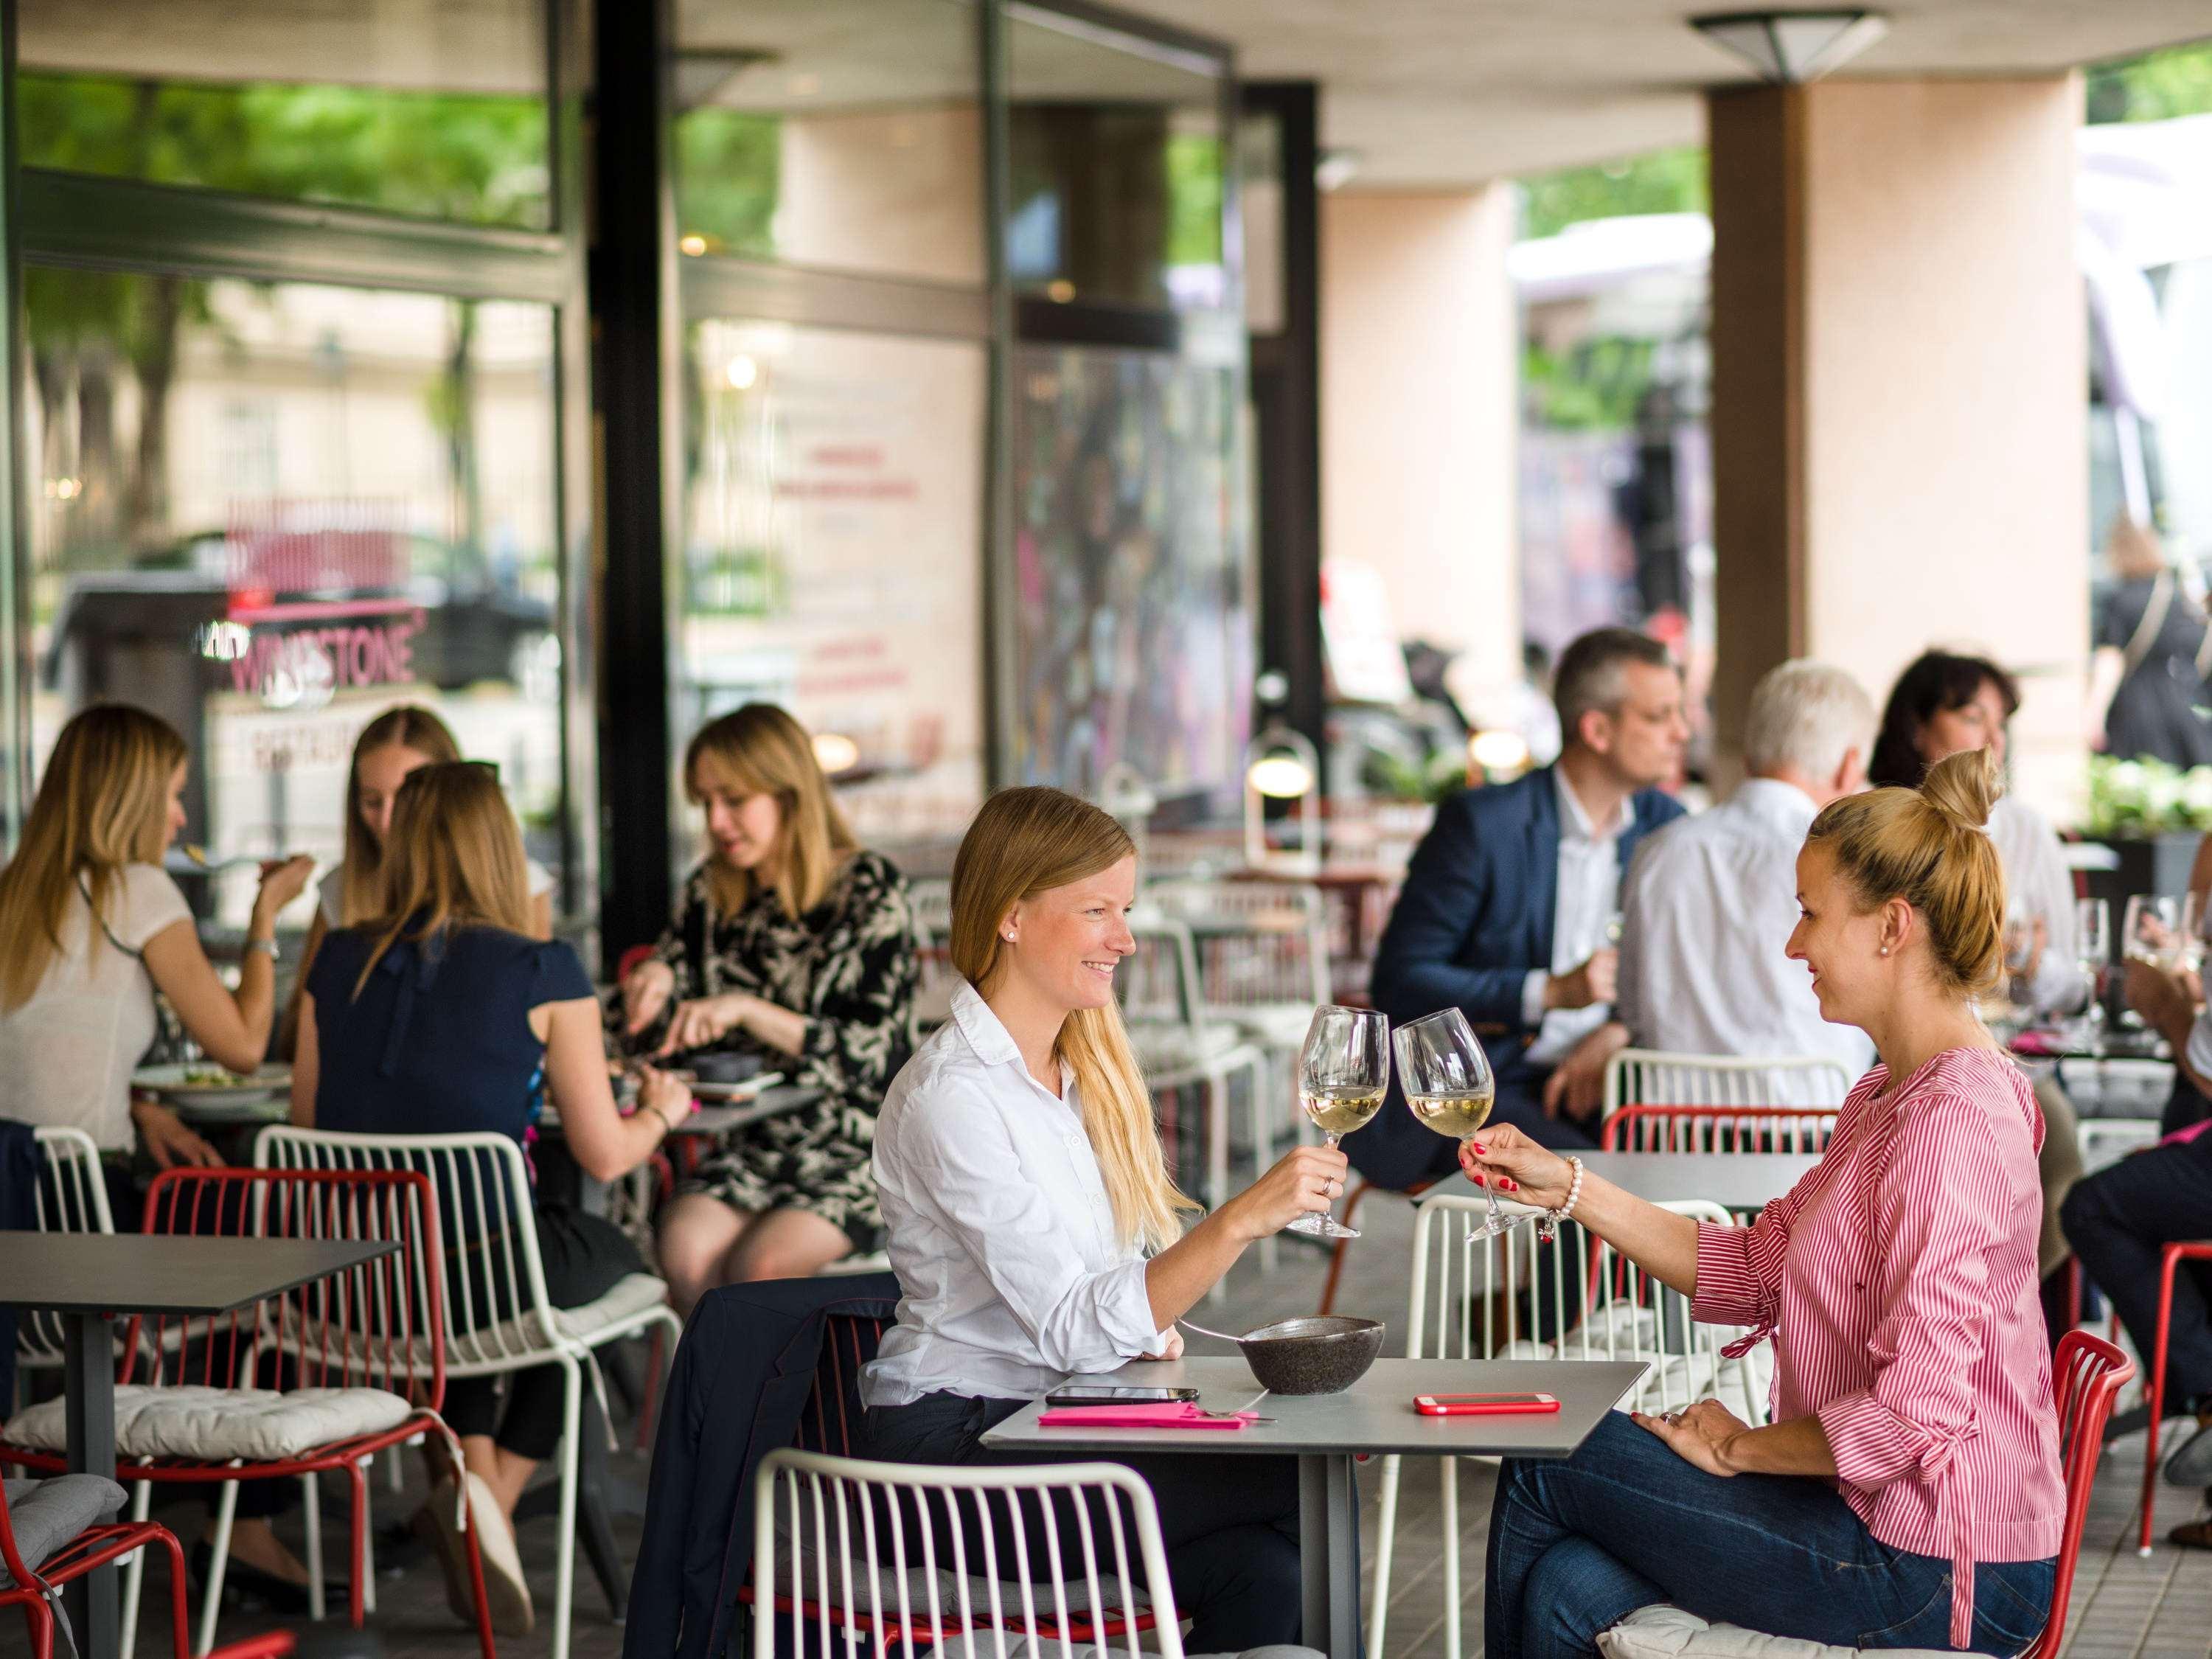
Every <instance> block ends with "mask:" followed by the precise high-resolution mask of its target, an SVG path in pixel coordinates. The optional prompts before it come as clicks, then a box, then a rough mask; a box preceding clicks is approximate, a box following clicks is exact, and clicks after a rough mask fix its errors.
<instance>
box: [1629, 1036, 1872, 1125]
mask: <svg viewBox="0 0 2212 1659" xmlns="http://www.w3.org/2000/svg"><path fill="white" fill-rule="evenodd" d="M1855 1082H1857V1079H1856V1078H1854V1077H1853V1076H1852V1075H1851V1073H1850V1067H1849V1066H1845V1065H1844V1063H1843V1062H1842V1061H1841V1060H1832V1059H1830V1058H1828V1057H1827V1056H1826V1055H1822V1054H1665V1053H1662V1052H1661V1051H1660V1050H1658V1049H1656V1048H1623V1049H1622V1050H1621V1051H1620V1053H1619V1054H1615V1055H1614V1056H1613V1059H1612V1060H1611V1061H1610V1062H1609V1063H1608V1064H1607V1066H1606V1068H1605V1111H1606V1115H1607V1116H1608V1117H1610V1116H1611V1115H1613V1113H1614V1112H1617V1111H1619V1110H1620V1109H1621V1108H1622V1107H1624V1106H1645V1105H1650V1106H1777V1107H1808V1106H1812V1107H1820V1106H1840V1105H1842V1104H1843V1103H1844V1096H1845V1095H1847V1094H1849V1093H1850V1091H1851V1085H1852V1084H1853V1083H1855Z"/></svg>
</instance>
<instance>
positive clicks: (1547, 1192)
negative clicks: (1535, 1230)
mask: <svg viewBox="0 0 2212 1659" xmlns="http://www.w3.org/2000/svg"><path fill="white" fill-rule="evenodd" d="M1459 1167H1460V1168H1461V1169H1462V1170H1465V1171H1466V1172H1467V1178H1468V1180H1469V1181H1472V1182H1474V1184H1475V1185H1476V1186H1478V1187H1495V1188H1497V1189H1498V1191H1499V1192H1501V1193H1503V1194H1505V1195H1506V1196H1507V1197H1509V1198H1512V1199H1516V1200H1519V1201H1520V1202H1521V1203H1523V1204H1534V1205H1535V1206H1538V1207H1539V1208H1541V1209H1546V1210H1556V1209H1558V1208H1559V1206H1561V1205H1562V1204H1565V1202H1566V1201H1567V1188H1570V1187H1571V1186H1572V1185H1573V1184H1574V1179H1575V1170H1574V1165H1572V1164H1570V1163H1568V1162H1567V1160H1566V1159H1565V1158H1561V1157H1560V1156H1559V1154H1558V1153H1557V1152H1553V1151H1552V1150H1551V1149H1550V1148H1549V1147H1547V1146H1538V1145H1537V1144H1536V1143H1535V1142H1534V1141H1533V1140H1531V1139H1528V1136H1527V1135H1525V1134H1522V1133H1521V1131H1520V1130H1518V1129H1516V1128H1515V1127H1513V1126H1512V1125H1511V1124H1510V1123H1492V1124H1491V1125H1489V1126H1488V1127H1486V1128H1484V1129H1483V1130H1482V1131H1481V1132H1480V1133H1478V1134H1476V1135H1474V1136H1473V1137H1472V1138H1470V1139H1466V1140H1462V1141H1461V1142H1460V1144H1459Z"/></svg>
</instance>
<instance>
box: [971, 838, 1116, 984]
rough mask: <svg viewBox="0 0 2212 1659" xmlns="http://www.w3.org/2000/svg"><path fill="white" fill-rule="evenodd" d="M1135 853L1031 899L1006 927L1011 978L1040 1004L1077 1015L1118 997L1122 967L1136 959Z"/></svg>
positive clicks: (1004, 950)
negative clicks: (1132, 926) (1132, 923)
mask: <svg viewBox="0 0 2212 1659" xmlns="http://www.w3.org/2000/svg"><path fill="white" fill-rule="evenodd" d="M1136 901H1137V860H1136V858H1135V855H1134V854H1132V855H1131V856H1129V857H1127V858H1124V859H1122V860H1120V861H1119V862H1117V863H1114V864H1109V865H1108V866H1106V868H1104V869H1103V870H1101V871H1100V872H1098V873H1097V875H1094V876H1085V877H1083V878H1081V879H1079V880H1077V881H1072V882H1070V883H1068V884H1067V885H1066V886H1065V887H1051V888H1048V889H1046V890H1044V891H1043V892H1042V893H1039V894H1038V895H1037V896H1036V897H1034V898H1027V899H1024V900H1022V901H1021V902H1019V903H1018V904H1017V905H1015V906H1014V908H1012V910H1011V911H1009V912H1008V913H1007V915H1006V919H1005V920H1004V921H1001V922H1000V924H999V938H1000V961H1001V962H1002V963H1004V964H1005V971H1006V974H1007V975H1009V976H1011V977H1012V978H1014V979H1016V980H1018V981H1020V983H1021V985H1022V987H1023V988H1024V990H1025V991H1026V992H1028V993H1029V994H1030V995H1032V996H1034V997H1035V998H1036V999H1037V1000H1039V1001H1040V1002H1042V1003H1045V1004H1048V1005H1049V1006H1053V1007H1056V1008H1060V1009H1062V1010H1065V1011H1066V1012H1074V1011H1075V1010H1076V1009H1079V1008H1103V1007H1104V1006H1106V1005H1107V1004H1108V1003H1109V1002H1111V1001H1112V1000H1114V970H1115V968H1117V967H1119V966H1120V965H1121V962H1122V960H1123V958H1125V957H1128V956H1130V955H1131V954H1133V952H1134V951H1135V950H1136V948H1137V941H1136V939H1134V938H1133V936H1132V935H1131V933H1130V932H1129V908H1130V907H1131V906H1132V905H1133V904H1134V903H1135V902H1136Z"/></svg>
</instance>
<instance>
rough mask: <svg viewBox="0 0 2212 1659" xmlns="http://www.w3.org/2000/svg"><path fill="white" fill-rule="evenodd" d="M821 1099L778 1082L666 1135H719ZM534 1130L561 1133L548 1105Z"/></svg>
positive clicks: (706, 1110)
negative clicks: (748, 1098)
mask: <svg viewBox="0 0 2212 1659" xmlns="http://www.w3.org/2000/svg"><path fill="white" fill-rule="evenodd" d="M821 1098H822V1091H820V1090H819V1089H810V1088H807V1087H806V1086H805V1085H802V1084H797V1083H781V1084H778V1085H776V1086H775V1087H774V1088H772V1089H763V1090H762V1091H761V1092H760V1093H759V1094H757V1095H756V1096H754V1097H753V1098H752V1099H750V1100H745V1101H738V1102H735V1103H732V1104H730V1105H726V1106H706V1105H702V1106H701V1107H700V1108H699V1109H698V1110H697V1111H696V1112H694V1113H692V1114H691V1115H690V1116H689V1117H687V1118H685V1119H684V1121H683V1122H681V1123H679V1124H678V1125H677V1126H676V1127H674V1128H673V1129H671V1130H670V1131H669V1132H668V1133H670V1134H671V1136H683V1135H719V1134H722V1133H726V1132H727V1131H729V1130H732V1129H742V1128H744V1127H745V1125H747V1124H748V1123H758V1122H760V1121H762V1120H763V1119H764V1118H771V1117H781V1116H782V1115H784V1114H785V1113H787V1112H797V1111H803V1110H805V1109H806V1108H807V1107H809V1106H811V1105H812V1104H813V1103H815V1102H816V1101H817V1100H819V1099H821ZM538 1129H539V1131H540V1132H541V1133H545V1134H556V1135H557V1134H559V1133H561V1114H560V1112H559V1110H558V1109H556V1108H555V1107H554V1106H553V1105H552V1104H551V1103H550V1102H549V1103H547V1105H546V1108H545V1109H544V1111H543V1112H542V1113H540V1114H539V1115H538Z"/></svg>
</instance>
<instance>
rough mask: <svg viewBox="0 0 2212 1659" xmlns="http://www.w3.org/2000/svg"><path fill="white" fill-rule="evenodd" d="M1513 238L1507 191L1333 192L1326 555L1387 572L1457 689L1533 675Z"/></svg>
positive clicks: (1326, 324)
mask: <svg viewBox="0 0 2212 1659" xmlns="http://www.w3.org/2000/svg"><path fill="white" fill-rule="evenodd" d="M1512 241H1513V204H1512V197H1511V194H1510V191H1509V189H1508V188H1507V187H1506V186H1504V185H1488V186H1486V187H1484V188H1482V189H1480V190H1475V191H1455V192H1451V193H1444V194H1435V193H1430V194H1404V195H1399V194H1383V193H1369V192H1364V191H1363V192H1360V193H1358V194H1346V193H1339V194H1335V195H1330V196H1325V197H1322V204H1321V368H1322V396H1321V458H1322V558H1323V560H1324V561H1328V560H1336V559H1355V560H1358V561H1360V562H1364V563H1366V564H1369V565H1372V566H1373V567H1374V568H1376V569H1377V570H1379V571H1380V572H1381V573H1382V574H1383V582H1384V584H1385V586H1387V587H1388V589H1389V595H1390V604H1391V609H1392V612H1393V615H1394V617H1395V621H1396V623H1397V626H1398V629H1399V632H1400V635H1401V637H1412V636H1416V635H1418V636H1419V637H1420V638H1423V639H1426V640H1429V641H1432V642H1434V643H1436V644H1437V645H1440V646H1443V647H1448V648H1452V649H1456V650H1459V651H1461V652H1462V653H1465V655H1464V656H1463V658H1462V664H1461V669H1460V671H1459V673H1457V674H1455V686H1456V685H1458V684H1461V683H1462V682H1465V683H1468V684H1474V685H1478V686H1479V685H1483V684H1510V682H1511V681H1512V680H1513V679H1514V678H1516V677H1517V675H1518V673H1519V670H1520V661H1521V602H1520V599H1521V592H1520V590H1521V581H1520V565H1519V557H1518V538H1517V535H1516V523H1515V502H1516V488H1515V486H1516V444H1515V436H1516V431H1517V424H1516V405H1515V398H1516V387H1517V383H1518V362H1517V357H1516V347H1515V342H1516V322H1515V317H1514V309H1513V291H1512V286H1511V284H1510V282H1509V280H1508V279H1507V276H1506V273H1505V253H1506V250H1507V249H1508V248H1509V247H1510V246H1511V245H1512Z"/></svg>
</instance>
